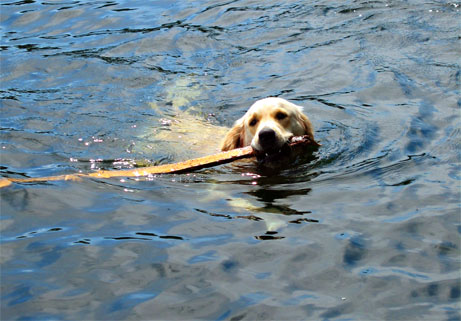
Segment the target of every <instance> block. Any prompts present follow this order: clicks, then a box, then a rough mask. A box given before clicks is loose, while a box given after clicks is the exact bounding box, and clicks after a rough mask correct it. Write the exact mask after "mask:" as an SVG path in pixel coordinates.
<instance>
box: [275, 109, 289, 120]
mask: <svg viewBox="0 0 461 321" xmlns="http://www.w3.org/2000/svg"><path fill="white" fill-rule="evenodd" d="M275 118H277V119H278V120H282V119H285V118H287V114H285V113H282V112H281V111H280V112H278V113H277V114H276V115H275Z"/></svg>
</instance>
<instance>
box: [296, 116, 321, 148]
mask: <svg viewBox="0 0 461 321" xmlns="http://www.w3.org/2000/svg"><path fill="white" fill-rule="evenodd" d="M298 120H299V122H300V124H301V126H302V127H303V128H304V133H305V135H307V137H309V139H310V140H311V141H312V143H314V145H317V146H321V144H319V143H317V142H316V141H315V139H314V127H313V126H312V123H311V121H310V120H309V118H308V117H307V116H306V115H304V114H303V113H302V112H300V113H299V114H298Z"/></svg>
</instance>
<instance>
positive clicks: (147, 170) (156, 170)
mask: <svg viewBox="0 0 461 321" xmlns="http://www.w3.org/2000/svg"><path fill="white" fill-rule="evenodd" d="M289 145H290V147H291V148H293V147H295V146H300V145H312V146H319V144H317V143H316V142H315V141H312V140H310V139H309V138H308V137H306V136H299V137H294V138H292V140H291V142H290V144H289ZM253 156H255V152H254V150H253V148H251V146H246V147H242V148H236V149H232V150H229V151H226V152H220V153H217V154H213V155H209V156H204V157H200V158H195V159H189V160H187V161H184V162H179V163H174V164H167V165H159V166H149V167H142V168H136V169H127V170H113V171H111V170H99V171H97V172H94V173H89V174H69V175H57V176H48V177H33V178H0V188H3V187H6V186H9V185H11V184H12V183H33V182H48V181H61V180H62V181H68V180H73V181H79V180H81V179H82V178H86V177H89V178H111V177H141V176H148V175H155V174H176V173H183V172H187V171H194V170H197V169H201V168H206V167H212V166H216V165H220V164H225V163H229V162H233V161H235V160H238V159H242V158H249V157H253Z"/></svg>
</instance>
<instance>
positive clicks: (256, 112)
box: [221, 97, 315, 153]
mask: <svg viewBox="0 0 461 321" xmlns="http://www.w3.org/2000/svg"><path fill="white" fill-rule="evenodd" d="M284 115H285V116H284ZM281 117H284V118H283V119H280V118H281ZM263 131H266V132H268V131H269V132H271V131H272V132H273V133H271V134H272V135H273V136H274V137H272V136H271V137H270V140H268V142H267V139H266V143H263V142H262V141H261V140H262V138H263V135H262V134H261V133H262V132H263ZM301 135H307V136H309V138H310V139H311V140H312V141H314V142H315V140H314V130H313V126H312V123H311V122H310V120H309V118H308V117H307V116H306V115H305V114H304V113H303V108H302V107H301V106H298V105H295V104H293V103H291V102H289V101H287V100H285V99H282V98H275V97H269V98H265V99H261V100H258V101H257V102H255V103H254V104H253V105H252V106H251V107H250V109H249V110H248V111H247V112H246V113H245V115H244V116H243V117H242V118H240V119H238V120H237V121H236V122H235V124H234V126H233V127H232V128H231V129H230V130H229V131H228V132H227V134H226V136H225V137H224V140H223V141H222V143H221V150H223V151H226V150H231V149H234V148H239V147H245V146H249V145H251V146H252V147H253V149H255V150H256V151H258V152H261V153H267V152H269V150H268V149H269V148H270V149H271V150H272V149H274V150H277V149H279V148H282V147H283V146H284V145H285V144H286V143H287V142H288V140H289V139H290V138H291V137H292V136H301Z"/></svg>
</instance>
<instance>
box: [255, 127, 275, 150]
mask: <svg viewBox="0 0 461 321" xmlns="http://www.w3.org/2000/svg"><path fill="white" fill-rule="evenodd" d="M258 138H259V143H260V144H261V145H264V146H267V145H268V144H273V143H274V142H275V131H274V130H273V129H271V128H268V127H265V128H263V129H261V130H260V131H259V134H258Z"/></svg>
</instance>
